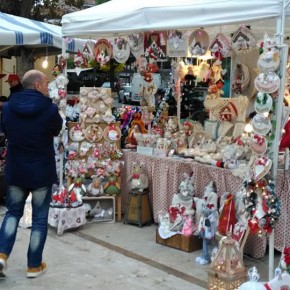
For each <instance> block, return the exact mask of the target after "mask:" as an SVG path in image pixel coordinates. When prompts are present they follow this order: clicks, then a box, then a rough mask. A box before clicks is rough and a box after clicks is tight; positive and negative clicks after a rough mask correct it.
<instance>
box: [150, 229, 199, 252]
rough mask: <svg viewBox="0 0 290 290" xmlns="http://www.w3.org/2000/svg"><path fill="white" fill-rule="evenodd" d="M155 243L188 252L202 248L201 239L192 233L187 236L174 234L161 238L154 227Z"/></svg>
mask: <svg viewBox="0 0 290 290" xmlns="http://www.w3.org/2000/svg"><path fill="white" fill-rule="evenodd" d="M156 243H158V244H161V245H164V246H167V247H170V248H174V249H178V250H181V251H184V252H188V253H191V252H194V251H198V250H201V248H202V239H200V238H199V237H198V236H193V235H192V236H189V237H188V236H185V235H181V234H176V235H174V236H172V237H170V238H168V239H162V238H161V237H160V235H159V232H158V229H156Z"/></svg>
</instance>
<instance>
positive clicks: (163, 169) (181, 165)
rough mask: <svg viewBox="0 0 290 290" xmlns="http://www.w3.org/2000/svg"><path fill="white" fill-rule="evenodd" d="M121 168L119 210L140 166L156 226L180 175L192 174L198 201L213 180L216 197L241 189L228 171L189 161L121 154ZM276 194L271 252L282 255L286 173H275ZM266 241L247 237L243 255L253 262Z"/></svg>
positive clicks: (289, 240) (286, 231)
mask: <svg viewBox="0 0 290 290" xmlns="http://www.w3.org/2000/svg"><path fill="white" fill-rule="evenodd" d="M123 160H124V161H125V166H124V168H123V169H122V178H121V181H122V182H121V190H122V206H123V207H122V208H123V209H126V200H127V195H128V193H129V192H130V179H131V175H132V172H133V163H134V162H138V163H143V164H144V166H145V169H146V172H147V174H148V179H149V190H150V193H151V195H150V200H151V202H152V210H153V218H154V221H155V222H156V223H157V222H158V212H160V211H167V210H168V208H169V206H170V205H171V201H172V197H173V194H174V193H176V192H177V190H178V186H179V184H180V182H181V180H182V175H183V173H184V172H187V173H190V172H193V175H194V187H195V195H196V196H198V197H201V196H202V195H203V191H204V188H205V186H206V185H207V184H208V183H209V182H210V181H211V180H214V181H215V183H216V186H217V193H218V195H221V194H223V193H225V192H236V191H237V190H238V189H239V188H241V186H242V182H243V181H242V179H240V178H239V177H236V176H234V175H232V173H231V171H230V170H229V169H224V168H217V167H214V166H210V165H205V164H201V163H198V162H195V161H194V160H193V159H184V160H179V159H173V158H170V157H156V156H148V155H141V154H139V153H136V152H133V151H124V152H123ZM276 192H277V195H278V196H279V198H280V199H281V206H282V207H281V217H280V219H279V222H278V224H277V226H276V230H275V248H276V249H277V250H279V251H282V249H283V245H284V238H285V239H286V240H285V242H286V245H289V244H290V225H289V222H288V223H285V219H287V212H289V213H290V202H289V203H288V205H287V203H286V198H287V196H288V195H289V193H290V171H288V170H286V171H284V170H279V171H278V176H277V180H276ZM266 246H267V240H266V239H265V238H259V237H257V236H255V237H252V236H249V238H248V241H247V243H246V245H245V252H246V253H248V254H250V255H251V256H253V257H255V258H259V257H263V256H264V255H265V251H266Z"/></svg>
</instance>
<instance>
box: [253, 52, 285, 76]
mask: <svg viewBox="0 0 290 290" xmlns="http://www.w3.org/2000/svg"><path fill="white" fill-rule="evenodd" d="M279 65H280V54H279V51H278V50H277V49H273V50H270V51H265V52H263V53H262V54H261V55H260V57H259V59H258V69H259V70H260V72H262V73H268V72H274V71H276V70H277V69H278V67H279Z"/></svg>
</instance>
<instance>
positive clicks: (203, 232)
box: [196, 181, 218, 265]
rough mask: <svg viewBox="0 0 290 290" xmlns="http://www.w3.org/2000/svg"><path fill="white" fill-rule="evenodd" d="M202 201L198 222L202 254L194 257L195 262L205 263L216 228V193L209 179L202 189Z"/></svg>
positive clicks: (206, 262)
mask: <svg viewBox="0 0 290 290" xmlns="http://www.w3.org/2000/svg"><path fill="white" fill-rule="evenodd" d="M203 199H204V201H205V202H204V203H202V209H201V213H200V218H199V224H198V233H199V236H200V237H201V238H202V255H201V256H199V257H197V258H196V262H197V263H199V264H201V265H205V264H208V263H209V262H210V256H211V255H210V252H211V249H210V247H211V242H212V240H213V239H214V237H215V233H216V229H217V218H218V214H217V200H218V197H217V193H216V188H215V184H214V182H213V181H211V182H210V183H209V184H208V185H207V186H206V187H205V190H204V194H203Z"/></svg>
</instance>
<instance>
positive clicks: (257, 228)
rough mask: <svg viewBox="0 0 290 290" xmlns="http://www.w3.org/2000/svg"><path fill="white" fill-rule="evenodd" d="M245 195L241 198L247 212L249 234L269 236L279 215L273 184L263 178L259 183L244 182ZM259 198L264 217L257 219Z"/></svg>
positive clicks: (279, 207) (279, 205)
mask: <svg viewBox="0 0 290 290" xmlns="http://www.w3.org/2000/svg"><path fill="white" fill-rule="evenodd" d="M244 186H245V188H246V193H245V195H244V197H243V199H244V203H245V210H246V211H247V212H248V215H249V221H248V225H249V228H250V231H251V233H258V234H270V233H271V232H272V230H273V229H274V228H275V225H276V223H277V221H278V219H279V217H280V214H281V202H280V199H279V198H278V197H277V195H276V193H275V183H274V182H273V181H272V180H271V178H269V176H268V178H267V177H264V178H263V179H261V180H259V181H257V182H256V181H254V180H250V181H246V182H245V183H244ZM259 197H261V200H262V203H263V209H266V211H265V210H264V216H263V217H261V218H258V217H257V206H258V200H259Z"/></svg>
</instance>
